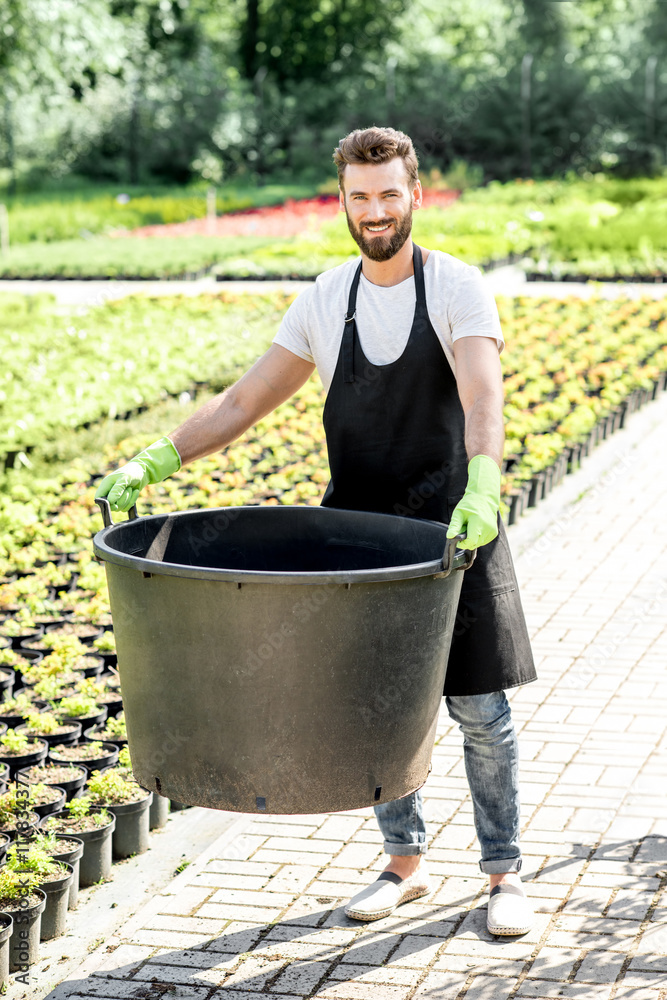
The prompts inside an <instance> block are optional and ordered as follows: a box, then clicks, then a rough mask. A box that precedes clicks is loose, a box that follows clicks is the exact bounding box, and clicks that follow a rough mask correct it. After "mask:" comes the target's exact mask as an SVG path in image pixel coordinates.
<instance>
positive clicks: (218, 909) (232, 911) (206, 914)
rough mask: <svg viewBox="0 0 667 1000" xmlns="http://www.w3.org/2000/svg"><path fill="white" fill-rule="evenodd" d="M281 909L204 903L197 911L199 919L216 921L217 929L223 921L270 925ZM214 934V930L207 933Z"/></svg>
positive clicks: (260, 898)
mask: <svg viewBox="0 0 667 1000" xmlns="http://www.w3.org/2000/svg"><path fill="white" fill-rule="evenodd" d="M261 901H262V895H261V893H258V894H257V902H258V903H261ZM282 911H283V907H278V906H272V907H270V906H250V905H248V906H236V905H234V904H233V903H204V905H203V906H201V907H200V908H199V910H198V915H199V917H200V918H201V919H206V920H211V922H212V923H213V921H217V923H218V928H219V927H220V925H221V922H223V921H225V920H251V921H255V922H256V923H258V924H262V923H266V924H271V923H273V922H274V921H275V920H277V919H278V917H279V916H280V914H281V913H282ZM208 933H210V934H215V933H216V931H215V930H211V931H210V932H208Z"/></svg>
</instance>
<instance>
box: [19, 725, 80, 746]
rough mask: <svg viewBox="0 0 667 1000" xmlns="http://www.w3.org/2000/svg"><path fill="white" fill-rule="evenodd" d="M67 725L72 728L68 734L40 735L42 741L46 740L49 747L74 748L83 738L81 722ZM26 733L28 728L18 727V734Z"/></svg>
mask: <svg viewBox="0 0 667 1000" xmlns="http://www.w3.org/2000/svg"><path fill="white" fill-rule="evenodd" d="M67 725H68V726H69V727H70V728H69V731H68V732H66V733H38V736H39V738H40V740H46V742H47V743H48V744H49V747H54V746H68V747H69V746H72V744H74V743H76V742H77V740H78V739H80V737H81V723H80V722H68V723H67ZM25 731H26V726H25V725H23V726H16V732H17V733H23V732H25Z"/></svg>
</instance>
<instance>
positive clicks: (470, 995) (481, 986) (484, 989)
mask: <svg viewBox="0 0 667 1000" xmlns="http://www.w3.org/2000/svg"><path fill="white" fill-rule="evenodd" d="M514 989H516V980H515V979H511V978H505V977H501V976H488V975H476V976H475V978H474V979H473V981H472V983H471V984H470V986H469V987H468V989H467V990H466V1000H496V998H502V997H508V996H509V995H510V994H511V993H512V991H513V990H514Z"/></svg>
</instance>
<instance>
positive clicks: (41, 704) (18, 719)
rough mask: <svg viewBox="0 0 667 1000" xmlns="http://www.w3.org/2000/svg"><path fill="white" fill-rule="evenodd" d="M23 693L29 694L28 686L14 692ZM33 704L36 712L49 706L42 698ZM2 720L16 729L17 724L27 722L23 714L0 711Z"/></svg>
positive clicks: (0, 719) (0, 704) (20, 724)
mask: <svg viewBox="0 0 667 1000" xmlns="http://www.w3.org/2000/svg"><path fill="white" fill-rule="evenodd" d="M22 693H24V694H28V688H20V689H19V690H18V691H15V692H14V694H15V695H17V694H22ZM32 705H33V708H34V710H35V711H36V712H42V711H43V710H44V709H45V708H46V707H47V704H46V702H45V701H41V700H37V701H33V702H32ZM1 708H2V702H0V709H1ZM0 722H2V723H3V724H4V725H7V726H9V728H10V729H15V728H16V727H17V726H22V725H23V723H24V722H25V719H24V718H23V716H22V715H16V714H9V713H5V714H4V715H3V714H2V712H0ZM26 767H27V765H26Z"/></svg>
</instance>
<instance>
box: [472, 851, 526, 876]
mask: <svg viewBox="0 0 667 1000" xmlns="http://www.w3.org/2000/svg"><path fill="white" fill-rule="evenodd" d="M521 864H522V860H521V856H519V857H517V858H497V859H496V860H494V861H480V863H479V867H480V870H481V871H483V872H484V874H485V875H508V874H510V872H512V873H513V872H520V871H521Z"/></svg>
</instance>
